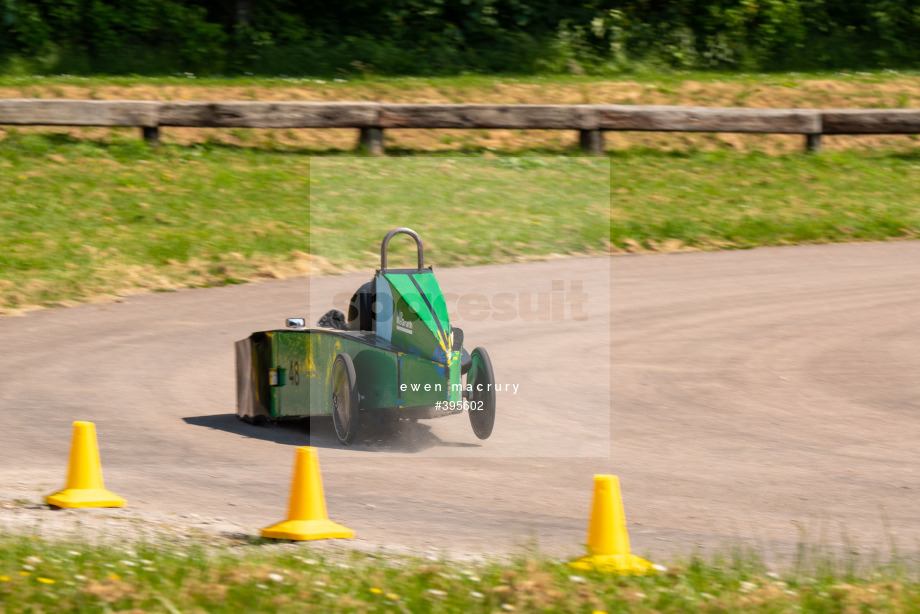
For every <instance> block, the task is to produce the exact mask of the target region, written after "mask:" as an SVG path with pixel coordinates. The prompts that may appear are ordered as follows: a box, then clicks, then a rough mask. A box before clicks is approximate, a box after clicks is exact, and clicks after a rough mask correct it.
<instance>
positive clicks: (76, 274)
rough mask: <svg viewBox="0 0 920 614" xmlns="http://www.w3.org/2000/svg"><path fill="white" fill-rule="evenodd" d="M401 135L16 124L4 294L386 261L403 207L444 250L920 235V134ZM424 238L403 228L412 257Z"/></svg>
mask: <svg viewBox="0 0 920 614" xmlns="http://www.w3.org/2000/svg"><path fill="white" fill-rule="evenodd" d="M395 153H397V154H402V155H397V156H396V157H392V158H386V159H375V158H365V157H355V156H353V155H352V153H351V152H348V151H341V150H324V151H309V150H297V149H292V148H289V147H287V148H286V147H285V146H282V145H278V146H276V147H269V148H261V149H260V148H246V147H234V146H227V145H218V144H203V145H195V146H178V145H168V146H164V147H162V148H161V149H159V150H151V149H149V148H148V147H147V146H146V145H145V144H144V143H143V142H141V141H139V140H138V139H137V138H136V135H135V134H134V132H133V131H126V130H124V131H113V132H112V133H111V136H110V138H109V140H108V141H107V142H94V141H89V140H81V139H75V138H71V137H65V136H59V135H58V136H55V135H42V134H17V133H13V134H12V135H11V136H8V138H6V139H5V140H3V141H0V194H3V199H2V200H0V309H5V310H11V309H21V308H25V307H29V306H36V305H38V306H53V305H58V304H68V303H70V302H80V301H89V300H98V299H100V298H104V297H106V296H109V297H111V296H113V295H114V294H116V293H126V292H136V291H151V290H154V291H155V290H170V289H174V288H177V287H183V286H209V285H220V284H229V283H240V282H243V281H245V280H249V279H253V278H258V277H269V278H272V277H274V278H282V277H286V276H290V275H297V274H304V273H306V272H307V271H308V270H312V271H314V272H332V271H339V270H364V271H370V270H372V269H373V268H374V267H375V266H376V263H377V262H378V258H379V255H378V252H377V250H378V242H379V240H380V237H381V236H382V234H383V233H384V231H385V230H387V229H389V228H392V227H395V226H398V225H407V226H410V227H414V228H416V230H418V231H419V232H420V233H421V234H422V236H423V237H424V238H425V240H426V243H427V246H428V262H429V263H431V264H434V265H436V266H439V267H443V266H455V265H471V264H482V263H492V262H515V261H520V260H527V259H534V258H543V257H547V256H550V255H552V254H563V255H570V254H591V253H600V252H606V251H607V250H608V249H611V248H612V249H613V250H614V251H617V250H619V251H643V250H675V249H716V248H747V247H753V246H759V245H785V244H790V243H824V242H834V241H865V240H884V239H891V238H916V237H917V236H918V234H920V196H918V193H917V190H916V185H917V184H918V181H920V153H916V152H915V153H911V152H907V153H903V152H902V153H893V152H888V153H886V152H842V153H827V154H824V155H820V156H811V155H805V154H795V155H783V156H771V155H765V154H759V153H738V152H730V151H721V152H715V153H706V152H694V151H687V152H682V153H660V152H656V151H645V150H626V151H620V152H615V153H611V155H610V157H609V158H608V159H603V158H602V159H595V158H584V157H579V156H577V155H575V154H576V152H574V151H573V150H559V151H549V150H539V151H534V150H530V151H509V152H498V153H503V154H506V155H503V156H500V157H496V155H495V152H491V151H486V150H484V149H482V148H469V149H466V150H464V151H461V152H460V153H457V152H445V153H443V154H429V155H413V154H418V153H419V152H413V151H402V152H395ZM311 154H321V155H320V156H315V155H311ZM550 154H552V157H547V156H549V155H550ZM560 154H561V155H560ZM608 164H609V166H608ZM608 168H609V173H608ZM311 203H312V204H311ZM410 251H411V250H410V246H409V245H408V243H404V242H399V243H396V242H394V262H395V261H399V262H403V261H411V260H412V255H411V254H410Z"/></svg>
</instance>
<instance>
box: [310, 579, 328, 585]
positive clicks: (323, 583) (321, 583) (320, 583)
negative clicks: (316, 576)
mask: <svg viewBox="0 0 920 614" xmlns="http://www.w3.org/2000/svg"><path fill="white" fill-rule="evenodd" d="M313 584H315V585H316V586H326V583H325V582H323V581H322V580H317V581H315V582H314V583H313Z"/></svg>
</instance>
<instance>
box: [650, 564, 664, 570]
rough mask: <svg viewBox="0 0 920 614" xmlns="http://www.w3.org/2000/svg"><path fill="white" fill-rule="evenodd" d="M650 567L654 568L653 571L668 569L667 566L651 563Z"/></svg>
mask: <svg viewBox="0 0 920 614" xmlns="http://www.w3.org/2000/svg"><path fill="white" fill-rule="evenodd" d="M652 569H654V570H655V571H667V570H668V568H667V567H665V566H664V565H652Z"/></svg>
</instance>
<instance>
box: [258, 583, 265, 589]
mask: <svg viewBox="0 0 920 614" xmlns="http://www.w3.org/2000/svg"><path fill="white" fill-rule="evenodd" d="M256 588H261V589H266V588H268V587H267V586H265V585H264V584H256Z"/></svg>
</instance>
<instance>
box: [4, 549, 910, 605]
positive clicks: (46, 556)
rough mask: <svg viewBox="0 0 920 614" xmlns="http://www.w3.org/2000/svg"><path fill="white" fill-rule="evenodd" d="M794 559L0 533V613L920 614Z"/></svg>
mask: <svg viewBox="0 0 920 614" xmlns="http://www.w3.org/2000/svg"><path fill="white" fill-rule="evenodd" d="M855 563H856V562H855V561H854V559H853V558H852V555H849V556H846V555H840V554H837V555H828V556H827V557H825V558H822V559H821V562H820V564H818V565H814V564H811V563H807V564H806V563H804V562H803V561H801V560H800V561H798V564H797V565H796V566H793V567H789V568H788V569H787V570H786V571H782V572H780V573H779V574H778V573H775V572H771V571H769V570H768V568H767V566H766V565H764V563H763V562H762V561H761V560H760V559H759V558H758V557H757V555H756V554H753V553H751V552H749V551H743V550H736V551H730V552H728V553H727V554H723V555H719V554H716V555H709V556H696V557H691V558H690V559H687V560H679V561H675V562H671V563H669V566H668V569H667V570H666V571H663V572H661V573H657V574H654V575H650V576H633V577H628V576H616V575H607V574H598V573H593V572H581V571H579V572H574V571H573V570H572V569H570V568H569V567H567V566H566V565H565V563H564V562H561V561H557V560H553V559H550V558H547V557H542V556H539V555H522V556H520V557H518V558H516V559H515V560H513V561H511V562H481V563H462V562H454V561H450V560H422V559H417V558H410V557H393V556H377V555H370V554H362V553H358V552H338V553H335V552H332V553H330V552H329V551H325V554H324V553H323V551H317V550H315V549H313V548H311V546H310V545H309V544H298V545H290V546H284V547H280V548H279V547H277V546H269V545H268V544H267V543H266V542H263V541H262V540H254V541H252V542H248V543H247V542H240V543H239V544H238V545H236V546H213V545H212V546H205V545H203V544H199V543H196V542H193V543H191V544H190V545H181V546H177V545H176V544H175V543H174V542H173V543H165V542H164V543H154V542H148V543H137V544H132V545H127V546H121V547H116V546H108V545H89V544H88V543H86V542H85V541H70V542H68V541H63V542H46V541H43V540H40V539H36V538H30V537H28V536H11V535H7V536H0V604H2V608H3V611H4V612H7V613H10V614H12V613H13V612H43V611H49V612H50V611H53V612H124V611H134V612H170V613H173V612H190V611H207V612H241V611H246V612H282V613H283V612H329V611H342V612H504V611H520V612H535V611H543V612H550V611H551V612H579V613H581V612H689V611H704V612H736V611H745V612H748V611H754V612H917V611H920V574H918V570H917V568H916V567H915V566H913V565H911V564H908V563H906V562H904V561H903V560H898V559H891V560H888V561H886V562H875V563H868V562H867V564H864V565H857V564H855Z"/></svg>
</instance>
